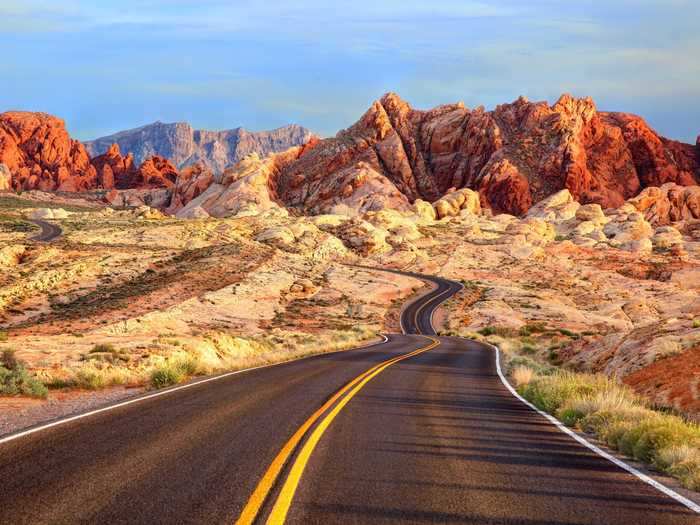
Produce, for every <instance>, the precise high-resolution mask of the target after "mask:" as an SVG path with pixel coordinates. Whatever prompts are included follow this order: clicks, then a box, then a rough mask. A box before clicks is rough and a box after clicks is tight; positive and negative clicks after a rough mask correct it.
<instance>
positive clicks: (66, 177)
mask: <svg viewBox="0 0 700 525" xmlns="http://www.w3.org/2000/svg"><path fill="white" fill-rule="evenodd" d="M0 163H3V164H5V165H6V166H7V168H8V169H9V171H10V173H11V176H12V181H11V184H12V188H13V189H15V190H22V189H26V190H30V189H39V190H44V191H54V190H60V191H83V190H87V189H90V188H94V187H95V186H96V185H97V174H96V171H95V168H94V167H93V166H92V165H91V164H90V158H89V157H88V154H87V152H86V151H85V148H84V147H83V145H82V144H81V143H80V142H78V141H77V140H72V139H71V138H70V136H69V135H68V132H67V131H66V128H65V124H64V122H63V120H61V119H59V118H56V117H53V116H51V115H47V114H46V113H30V112H25V111H10V112H7V113H2V114H0Z"/></svg>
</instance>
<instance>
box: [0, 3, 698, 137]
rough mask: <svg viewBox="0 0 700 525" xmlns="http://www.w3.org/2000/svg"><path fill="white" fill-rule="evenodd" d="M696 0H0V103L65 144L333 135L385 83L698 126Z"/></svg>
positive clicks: (422, 101) (676, 132)
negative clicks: (566, 98) (185, 126)
mask: <svg viewBox="0 0 700 525" xmlns="http://www.w3.org/2000/svg"><path fill="white" fill-rule="evenodd" d="M698 20H700V2H698V1H697V0H693V1H686V0H663V1H662V0H578V1H576V2H569V1H553V0H534V1H527V2H525V1H522V0H512V1H511V0H505V1H499V2H496V1H488V0H483V1H474V2H472V1H469V0H465V1H439V0H433V1H431V2H418V1H415V0H401V1H400V0H386V1H381V0H373V1H367V0H355V1H346V0H335V1H334V2H327V1H317V0H311V1H304V0H298V1H290V0H279V1H274V0H271V1H269V2H260V1H248V0H242V1H221V0H201V1H198V2H195V1H187V0H170V1H162V0H142V1H133V0H120V1H119V2H107V1H100V0H92V1H83V0H72V1H65V2H58V1H55V0H54V1H51V0H0V36H1V41H2V47H3V63H2V66H1V69H0V71H2V75H1V77H0V78H1V87H0V111H4V110H8V109H26V110H34V111H46V112H49V113H53V114H56V115H58V116H60V117H62V118H64V119H65V120H66V123H67V125H68V127H69V130H70V131H71V133H73V134H74V135H75V136H76V137H78V138H80V139H89V138H94V137H97V136H100V135H104V134H107V133H110V132H114V131H117V130H121V129H125V128H130V127H136V126H139V125H142V124H145V123H149V122H152V121H155V120H162V121H165V122H170V121H180V120H186V121H189V122H191V123H192V124H193V125H194V126H195V127H201V128H208V129H223V128H230V127H236V126H239V125H241V126H244V127H247V128H249V129H268V128H273V127H277V126H281V125H284V124H287V123H290V122H296V123H299V124H302V125H305V126H307V127H310V128H311V129H313V130H314V131H316V132H318V133H320V134H322V135H332V134H335V132H336V131H337V130H339V129H341V128H343V127H346V126H348V125H349V124H351V123H352V122H354V121H355V120H356V119H357V118H359V116H360V115H361V114H362V113H363V112H364V111H365V109H366V108H367V107H368V106H369V105H370V104H371V102H372V101H373V100H374V99H376V98H378V97H380V96H381V95H382V94H383V93H384V92H386V91H396V92H397V93H399V94H400V95H401V96H402V97H403V98H405V99H406V100H408V101H409V102H411V103H412V104H413V105H414V106H415V107H419V108H420V107H423V108H425V107H431V106H433V105H436V104H440V103H446V102H456V101H459V100H461V101H464V103H465V104H467V106H471V107H474V106H478V105H480V104H483V105H485V106H486V107H487V108H492V107H493V106H494V105H496V104H498V103H501V102H508V101H511V100H514V99H515V98H517V96H518V95H521V94H523V95H526V96H527V97H528V98H530V99H531V100H543V99H546V100H550V101H554V100H556V98H557V97H558V95H559V94H560V93H562V92H571V93H573V94H575V95H579V96H585V95H590V96H592V97H593V98H594V99H595V100H596V102H597V103H598V107H599V108H600V109H605V110H617V111H628V112H632V113H637V114H640V115H642V116H644V117H645V118H647V120H648V121H649V122H650V123H651V124H652V125H653V126H654V127H655V128H656V129H657V130H658V131H659V132H661V133H662V134H665V135H666V136H669V137H672V138H678V139H682V140H685V141H689V142H691V141H692V142H695V137H696V135H697V134H698V133H700V31H698V27H697V23H698Z"/></svg>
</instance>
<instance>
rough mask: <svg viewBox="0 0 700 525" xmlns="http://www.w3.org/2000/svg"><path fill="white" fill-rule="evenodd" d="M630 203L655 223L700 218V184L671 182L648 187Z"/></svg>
mask: <svg viewBox="0 0 700 525" xmlns="http://www.w3.org/2000/svg"><path fill="white" fill-rule="evenodd" d="M628 203H629V204H631V205H632V206H634V208H635V209H636V210H638V211H639V212H640V213H642V214H643V215H644V217H645V218H646V219H647V220H648V221H649V222H650V223H652V224H655V225H665V224H670V223H672V222H678V221H687V220H692V219H700V186H687V187H683V186H679V185H677V184H673V183H669V184H664V185H663V186H661V187H660V188H656V187H651V188H646V189H644V190H643V191H642V192H641V193H640V194H639V195H637V196H636V197H634V198H633V199H630V200H629V201H628Z"/></svg>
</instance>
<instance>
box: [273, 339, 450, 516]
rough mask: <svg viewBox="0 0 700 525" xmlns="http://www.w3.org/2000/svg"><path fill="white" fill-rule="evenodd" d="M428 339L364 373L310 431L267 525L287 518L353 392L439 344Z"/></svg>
mask: <svg viewBox="0 0 700 525" xmlns="http://www.w3.org/2000/svg"><path fill="white" fill-rule="evenodd" d="M429 339H430V340H431V341H432V343H431V344H430V345H428V346H425V347H423V348H420V349H418V350H416V351H414V352H411V353H409V354H405V355H403V356H399V357H396V358H394V359H391V360H389V361H386V362H385V363H382V364H381V365H380V366H379V368H376V369H375V370H374V371H373V372H371V373H369V374H366V375H365V377H364V378H363V379H362V380H361V381H360V382H359V383H358V384H357V385H356V386H355V387H354V388H353V389H352V390H351V391H350V392H349V393H348V394H347V395H346V396H345V397H343V399H341V400H340V402H339V403H338V404H337V405H336V406H335V407H334V408H333V409H332V410H331V411H330V412H329V413H328V415H326V417H325V418H324V419H323V420H322V421H321V422H320V423H319V424H318V426H317V427H316V428H315V429H314V431H313V432H312V433H311V436H310V437H309V439H308V440H307V441H306V443H304V446H303V447H302V449H301V452H300V453H299V456H297V458H296V460H295V461H294V464H293V465H292V468H291V470H290V471H289V475H288V476H287V479H286V481H285V482H284V485H283V486H282V490H281V491H280V494H279V496H277V501H275V505H274V507H273V508H272V512H271V513H270V517H269V518H268V520H267V524H268V525H281V524H283V523H284V522H285V520H286V519H287V513H288V512H289V507H290V506H291V504H292V500H293V499H294V494H295V493H296V490H297V487H298V486H299V482H300V481H301V476H302V474H303V473H304V469H305V468H306V464H307V463H308V461H309V458H310V457H311V454H312V452H313V451H314V448H315V447H316V445H317V444H318V441H319V440H320V439H321V436H323V434H324V432H325V431H326V429H327V428H328V427H329V425H330V424H331V423H332V422H333V420H334V419H335V417H336V416H337V415H338V414H339V413H340V411H341V410H342V409H343V407H344V406H345V405H347V404H348V403H349V402H350V400H351V399H352V398H353V397H354V396H355V394H357V393H358V392H359V391H360V390H361V389H362V387H364V386H365V385H366V384H367V383H368V382H369V381H370V380H371V379H372V378H373V377H375V376H377V375H378V374H380V373H382V371H383V370H384V369H385V368H387V367H389V366H391V365H393V364H394V363H398V362H399V361H403V360H404V359H408V358H409V357H412V356H414V355H417V354H421V353H423V352H427V351H428V350H431V349H433V348H435V347H436V346H438V345H439V344H440V341H438V340H437V339H433V338H432V337H430V338H429Z"/></svg>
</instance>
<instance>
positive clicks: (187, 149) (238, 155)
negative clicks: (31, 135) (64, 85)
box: [84, 122, 313, 173]
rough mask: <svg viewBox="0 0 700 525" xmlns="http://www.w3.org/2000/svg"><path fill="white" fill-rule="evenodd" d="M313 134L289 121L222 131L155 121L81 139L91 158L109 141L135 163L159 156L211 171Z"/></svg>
mask: <svg viewBox="0 0 700 525" xmlns="http://www.w3.org/2000/svg"><path fill="white" fill-rule="evenodd" d="M312 136H313V134H312V133H311V132H310V131H309V130H308V129H306V128H304V127H302V126H297V125H295V124H291V125H289V126H284V127H282V128H278V129H275V130H271V131H257V132H252V131H247V130H245V129H243V128H235V129H229V130H224V131H207V130H200V129H194V128H192V126H190V125H189V124H188V123H187V122H174V123H170V124H167V123H163V122H154V123H153V124H148V125H146V126H142V127H140V128H135V129H129V130H126V131H120V132H118V133H115V134H113V135H108V136H106V137H100V138H98V139H95V140H90V141H87V142H84V144H85V148H86V149H87V152H88V153H89V154H90V157H93V158H94V157H97V156H98V155H102V154H104V153H106V152H107V151H108V150H109V148H110V146H111V145H112V144H118V145H119V149H120V150H121V151H123V152H129V153H131V154H132V155H133V157H134V162H135V164H141V163H143V162H144V161H145V160H146V159H148V158H150V157H153V156H158V157H163V158H166V159H168V160H170V161H171V162H172V163H173V164H174V165H175V166H176V167H177V168H178V169H179V168H183V167H186V166H190V165H192V164H195V163H200V164H203V165H205V166H206V167H208V168H209V169H211V170H212V171H213V172H214V173H221V172H223V171H224V169H225V168H227V167H229V166H232V165H234V164H236V163H237V162H238V161H239V160H241V159H242V158H243V157H245V156H246V155H248V154H250V153H253V152H255V153H258V154H259V155H260V156H261V157H264V156H266V155H268V154H270V153H277V152H280V151H284V150H286V149H289V148H291V147H292V146H300V145H302V144H304V143H306V142H308V140H309V139H310V138H311V137H312Z"/></svg>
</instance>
